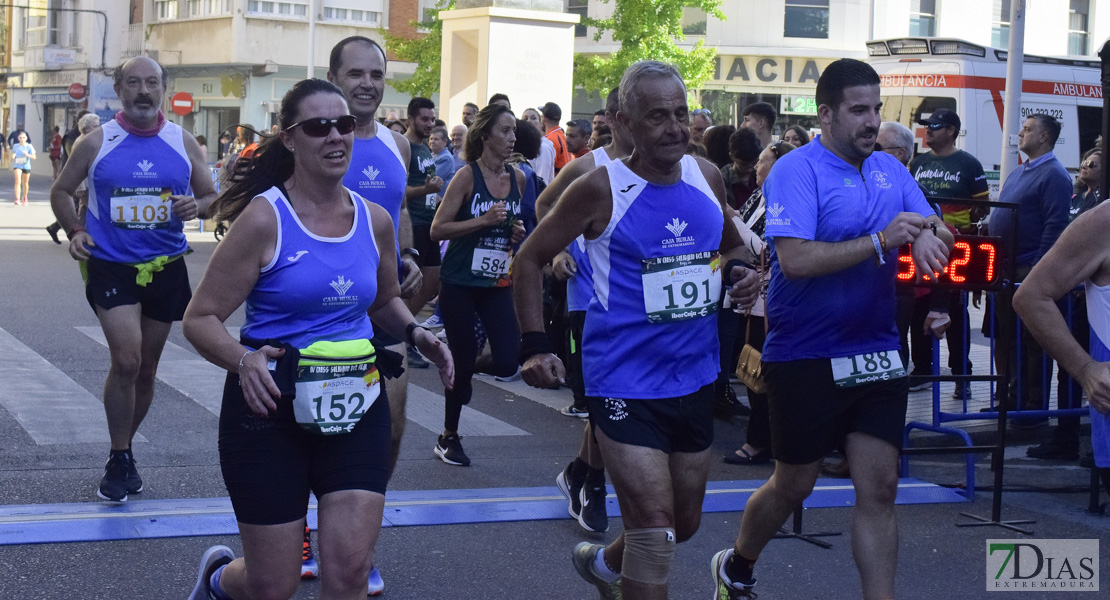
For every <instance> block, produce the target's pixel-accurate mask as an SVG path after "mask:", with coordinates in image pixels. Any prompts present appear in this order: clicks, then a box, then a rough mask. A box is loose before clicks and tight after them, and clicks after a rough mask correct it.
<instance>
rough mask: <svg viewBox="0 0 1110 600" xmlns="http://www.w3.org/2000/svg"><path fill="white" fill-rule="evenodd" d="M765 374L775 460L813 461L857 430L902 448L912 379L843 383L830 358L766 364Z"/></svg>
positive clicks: (797, 463) (792, 461)
mask: <svg viewBox="0 0 1110 600" xmlns="http://www.w3.org/2000/svg"><path fill="white" fill-rule="evenodd" d="M763 375H764V378H765V379H766V381H767V401H768V409H769V412H770V420H771V449H772V452H773V454H774V456H775V460H780V461H782V462H785V463H787V464H792V465H804V464H809V463H811V462H814V461H817V460H820V459H821V458H822V457H824V456H825V455H826V454H828V453H829V452H831V451H832V450H834V449H835V448H836V446H837V444H839V443H840V441H841V440H843V439H844V436H846V435H848V434H849V433H853V432H859V433H866V434H868V435H870V436H873V437H877V438H879V439H880V440H883V441H885V442H887V443H889V444H890V445H892V446H894V447H895V448H898V449H899V450H901V449H902V429H903V427H905V425H906V399H907V397H908V394H909V379H908V378H906V377H901V378H898V379H891V380H889V381H879V382H876V383H868V384H864V385H858V386H855V387H849V388H840V387H837V386H836V384H835V383H833V376H832V363H831V362H830V360H829V359H827V358H825V359H815V360H796V361H789V362H767V363H763Z"/></svg>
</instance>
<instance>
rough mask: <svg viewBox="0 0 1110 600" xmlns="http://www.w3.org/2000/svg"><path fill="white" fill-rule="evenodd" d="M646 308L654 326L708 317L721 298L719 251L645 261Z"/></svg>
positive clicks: (643, 268)
mask: <svg viewBox="0 0 1110 600" xmlns="http://www.w3.org/2000/svg"><path fill="white" fill-rule="evenodd" d="M641 278H642V282H643V286H644V308H645V309H646V311H647V319H648V321H649V322H651V323H667V322H671V321H682V320H685V319H694V318H697V317H704V316H707V315H710V314H713V313H715V312H717V303H718V302H719V301H720V299H721V257H720V255H719V254H717V253H716V252H696V253H693V254H680V255H678V256H663V257H659V258H648V259H644V261H643V267H642V269H641Z"/></svg>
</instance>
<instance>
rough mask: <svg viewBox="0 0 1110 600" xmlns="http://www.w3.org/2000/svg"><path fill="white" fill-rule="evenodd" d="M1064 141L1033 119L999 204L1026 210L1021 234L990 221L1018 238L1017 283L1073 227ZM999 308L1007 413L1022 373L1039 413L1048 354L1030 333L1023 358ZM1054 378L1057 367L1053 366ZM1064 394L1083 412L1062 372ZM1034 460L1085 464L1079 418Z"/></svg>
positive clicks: (1049, 121)
mask: <svg viewBox="0 0 1110 600" xmlns="http://www.w3.org/2000/svg"><path fill="white" fill-rule="evenodd" d="M1059 137H1060V122H1059V121H1057V120H1056V119H1055V118H1053V117H1051V116H1049V115H1046V114H1043V113H1037V114H1033V115H1030V116H1029V118H1028V119H1026V120H1025V123H1024V124H1023V125H1022V127H1021V131H1020V132H1018V150H1020V151H1021V152H1023V153H1025V155H1026V157H1027V158H1026V160H1025V162H1024V163H1023V164H1021V165H1020V166H1018V167H1017V168H1016V169H1014V170H1013V171H1012V172H1011V173H1010V174H1009V176H1007V177H1006V181H1005V182H1004V183H1003V184H1002V193H1001V194H1000V195H999V198H998V199H999V200H1001V201H1002V202H1014V203H1017V204H1019V205H1020V207H1019V208H1018V209H1017V211H1018V215H1017V217H1018V229H1017V231H1012V230H1011V229H1010V214H1009V213H1010V211H1009V210H1006V209H995V210H993V211H992V212H991V216H990V224H989V227H990V233H991V235H997V236H1002V237H1003V238H1007V239H1009V238H1011V237H1012V236H1016V238H1017V258H1016V263H1017V281H1019V282H1020V281H1022V280H1024V279H1025V276H1026V275H1028V274H1029V271H1031V270H1032V269H1033V265H1035V264H1037V262H1038V261H1040V259H1041V257H1042V256H1044V255H1045V254H1046V253H1047V252H1048V250H1049V248H1051V247H1052V245H1053V244H1055V243H1056V239H1057V238H1059V237H1060V234H1061V233H1063V231H1064V228H1065V227H1067V226H1068V221H1069V211H1070V210H1071V193H1072V188H1071V177H1070V176H1068V172H1067V169H1065V168H1064V165H1063V164H1061V163H1060V161H1059V160H1058V159H1057V158H1056V155H1055V154H1053V153H1052V149H1053V148H1054V147H1055V146H1056V140H1057V139H1058V138H1059ZM995 306H997V307H998V320H999V326H998V328H997V330H996V336H995V348H996V352H995V365H996V366H997V368H998V372H999V373H1005V372H1006V366H1007V362H1009V364H1010V365H1012V366H1011V367H1010V371H1009V372H1010V379H1011V384H1010V397H1009V398H1007V399H1006V401H1007V402H1008V403H1009V404H1007V405H1006V406H1007V408H1009V409H1010V410H1013V409H1014V408H1016V407H1017V386H1016V385H1014V384H1015V383H1016V380H1017V377H1018V372H1019V371H1020V372H1021V379H1020V380H1021V396H1022V402H1021V408H1022V409H1026V410H1037V409H1040V408H1042V407H1044V408H1047V407H1046V406H1045V399H1044V395H1045V394H1044V392H1043V391H1042V389H1043V381H1044V372H1043V370H1042V369H1043V361H1044V360H1045V355H1044V351H1043V350H1042V349H1041V346H1040V344H1038V343H1037V340H1036V339H1035V338H1034V337H1033V336H1032V335H1031V334H1030V333H1029V331H1028V330H1023V331H1022V336H1021V348H1022V352H1021V356H1020V357H1018V355H1017V330H1016V328H1015V325H1014V323H1015V319H1016V317H1015V315H1014V311H1013V308H1012V307H1011V306H1010V304H1009V302H1006V301H1005V298H1001V299H1000V301H999V302H997V303H995ZM1048 366H1049V371H1050V372H1051V363H1049V365H1048ZM1059 379H1060V388H1059V394H1058V396H1057V402H1058V403H1059V404H1058V406H1059V408H1079V404H1080V393H1081V392H1082V389H1081V388H1080V386H1079V385H1078V384H1074V383H1073V384H1072V385H1071V386H1070V388H1071V389H1070V392H1069V389H1068V388H1069V386H1068V385H1067V383H1068V377H1067V375H1066V374H1065V373H1063V372H1062V371H1061V373H1060V378H1059ZM1042 420H1043V419H1040V420H1039V419H1022V418H1020V417H1019V416H1016V415H1015V417H1014V420H1013V421H1012V423H1013V424H1014V425H1015V426H1020V425H1023V424H1028V425H1036V424H1039V422H1040V421H1042ZM1027 454H1028V455H1029V456H1030V457H1032V458H1053V459H1066V460H1076V459H1077V458H1079V417H1062V418H1060V421H1059V425H1058V426H1057V428H1056V429H1055V430H1054V431H1053V436H1052V439H1051V440H1049V441H1048V442H1046V443H1044V444H1039V445H1037V446H1034V447H1032V448H1029V450H1027Z"/></svg>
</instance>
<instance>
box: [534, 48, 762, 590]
mask: <svg viewBox="0 0 1110 600" xmlns="http://www.w3.org/2000/svg"><path fill="white" fill-rule="evenodd" d="M617 119H618V121H619V123H620V127H621V128H622V129H623V130H625V131H627V132H629V135H630V137H631V138H632V141H633V145H634V148H635V149H634V150H633V152H632V155H631V156H630V157H629V158H627V159H624V160H617V161H613V162H610V163H608V164H607V165H605V166H602V167H599V168H597V169H596V170H594V171H592V172H591V173H589V174H588V175H586V176H585V177H582V178H580V179H578V180H577V181H575V182H574V183H572V184H571V185H570V187H568V188H567V190H566V192H565V193H564V194H563V195H562V197H561V199H560V200H559V203H558V204H557V205H556V206H555V209H554V211H552V213H551V214H550V215H548V216H547V218H546V219H544V221H542V222H541V223H540V224H539V227H538V228H537V229H536V231H535V232H534V233H533V234H532V236H531V237H529V238H528V241H527V242H526V243H525V244H524V246H523V247H522V248H521V251H520V253H519V254H518V255H517V258H516V261H515V262H514V265H513V274H514V277H515V278H516V286H515V290H514V294H515V300H516V307H517V315H518V318H519V320H520V325H521V331H522V332H524V333H523V334H522V336H521V353H520V357H521V362H522V365H523V370H522V373H523V376H524V380H525V381H526V382H528V383H529V384H530V385H534V386H537V387H547V386H550V385H552V384H553V383H555V382H556V381H558V380H559V379H561V378H562V377H563V376H564V369H563V365H562V363H561V362H560V361H559V359H558V358H556V357H555V355H554V354H552V353H551V348H550V346H549V343H548V342H547V337H546V336H545V334H544V333H543V323H542V310H541V297H540V277H541V271H540V270H541V267H542V266H543V265H544V264H546V263H547V262H548V261H550V260H551V259H552V258H553V257H554V256H555V255H556V254H557V253H559V251H561V250H563V249H564V248H566V247H567V246H568V245H569V244H570V243H571V242H572V241H573V240H574V239H575V238H576V237H578V236H579V235H583V236H584V237H585V239H586V252H587V255H588V257H589V261H590V265H591V267H592V268H593V281H594V283H593V297H592V298H591V300H590V303H589V306H588V307H587V309H586V322H585V325H584V330H583V343H582V349H583V359H582V362H583V376H584V379H585V386H586V395H587V403H588V406H589V412H590V422H591V424H592V425H593V427H594V430H595V433H596V435H597V441H598V444H599V445H600V447H601V453H602V455H603V456H604V458H605V467H606V468H607V469H608V470H609V474H610V477H611V479H612V482H613V487H614V488H615V489H616V492H617V496H618V497H619V498H620V504H621V508H622V511H621V513H622V518H623V520H624V533H622V534H621V536H620V537H618V538H617V540H616V541H614V542H613V543H612V544H610V545H609V546H608V547H605V548H599V546H597V545H594V544H590V543H587V542H583V543H581V544H579V545H578V547H577V548H575V551H574V554H573V561H574V566H575V569H576V570H577V571H578V573H579V574H580V575H581V576H582V577H583V579H585V580H586V581H588V582H589V583H591V584H593V585H594V586H595V587H597V588H598V590H599V591H600V593H601V596H602V597H603V598H620V597H622V594H623V596H624V597H627V598H637V599H656V598H666V597H667V582H668V578H669V574H670V569H671V563H672V562H673V555H674V549H675V544H676V543H678V542H682V541H685V540H686V539H689V537H690V536H691V535H693V534H694V532H695V531H697V529H698V525H699V524H700V522H701V506H702V499H703V498H704V496H705V481H706V476H707V474H708V464H709V462H708V461H709V452H708V450H709V447H710V445H711V444H712V441H713V414H712V403H713V383H714V381H716V379H717V373H718V371H719V370H720V368H719V360H718V341H717V318H716V311H717V307H718V305H719V304H720V302H721V298H722V289H723V287H724V286H725V285H731V286H732V289H731V291H730V296H731V297H732V300H733V302H734V303H736V304H737V305H738V306H740V307H750V306H751V305H752V304H753V303H754V301H755V298H756V295H757V294H758V291H759V279H758V277H757V275H756V274H755V272H754V271H752V270H750V269H747V268H744V267H741V266H735V267H733V266H729V267H728V268H725V269H722V265H725V264H726V263H727V261H728V260H729V259H732V258H735V257H736V256H738V254H739V252H738V251H739V250H740V246H741V241H740V237H739V234H738V233H737V232H736V229H735V227H733V226H732V223H731V221H727V220H725V219H724V215H723V211H724V208H723V207H724V198H725V189H724V183H723V182H722V180H721V174H720V171H719V170H718V169H717V168H716V167H715V166H714V165H713V164H712V163H710V162H709V161H706V160H703V159H695V158H693V157H689V156H686V155H685V152H686V146H687V144H688V143H689V139H690V131H689V124H688V121H689V109H688V107H687V105H686V86H685V85H684V84H683V82H682V79H681V77H680V76H679V74H678V71H676V70H675V69H674V67H672V66H670V65H666V64H663V63H660V62H656V61H643V62H639V63H636V64H635V65H633V66H631V67H629V69H628V70H627V71H626V72H625V74H624V77H623V78H622V80H621V83H620V110H619V112H618V113H617Z"/></svg>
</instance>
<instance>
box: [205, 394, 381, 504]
mask: <svg viewBox="0 0 1110 600" xmlns="http://www.w3.org/2000/svg"><path fill="white" fill-rule="evenodd" d="M389 435H390V424H389V401H388V399H387V398H386V395H385V386H381V395H380V396H379V397H378V399H377V400H376V401H375V402H374V404H373V406H371V407H370V408H369V410H367V411H366V414H365V415H363V417H362V419H360V420H359V422H358V424H357V425H355V428H354V429H353V430H352V431H351V432H350V433H344V434H340V435H317V434H314V433H309V432H307V431H305V430H303V429H301V427H300V425H297V422H296V420H295V419H294V417H293V404H292V402H290V401H280V400H279V401H278V410H277V411H276V412H275V413H274V414H271V415H270V416H268V417H260V416H258V415H256V414H254V413H253V412H251V410H250V408H249V407H247V403H246V401H245V400H244V399H243V392H242V390H241V389H240V388H239V376H238V375H236V374H233V373H228V375H227V379H226V381H225V382H224V397H223V406H222V407H221V409H220V442H219V443H220V470H221V471H222V472H223V476H224V485H225V486H227V491H228V494H229V495H230V496H231V505H232V508H234V509H235V519H236V520H237V521H239V522H240V523H248V524H251V525H278V524H281V523H289V522H291V521H296V520H297V519H300V518H302V517H304V516H305V515H306V514H307V513H308V494H309V492H310V491H311V492H312V493H314V494H316V497H317V498H320V497H321V496H323V495H324V494H327V493H330V492H337V491H340V490H368V491H371V492H377V493H379V494H384V493H385V487H386V483H387V482H388V481H389V453H390V445H389V444H390V441H389Z"/></svg>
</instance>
